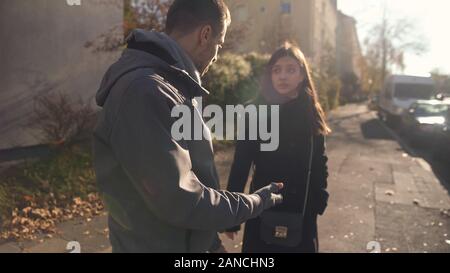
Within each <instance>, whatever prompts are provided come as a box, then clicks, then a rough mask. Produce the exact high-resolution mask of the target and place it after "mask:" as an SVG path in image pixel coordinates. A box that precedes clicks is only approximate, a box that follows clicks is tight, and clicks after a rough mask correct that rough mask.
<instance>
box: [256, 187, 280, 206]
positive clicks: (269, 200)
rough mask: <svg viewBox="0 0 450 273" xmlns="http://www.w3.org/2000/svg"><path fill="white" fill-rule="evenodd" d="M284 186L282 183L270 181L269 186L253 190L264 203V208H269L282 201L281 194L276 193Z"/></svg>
mask: <svg viewBox="0 0 450 273" xmlns="http://www.w3.org/2000/svg"><path fill="white" fill-rule="evenodd" d="M283 187H284V185H283V183H271V184H270V185H269V186H266V187H264V188H261V189H259V190H257V191H255V193H254V194H257V195H259V197H261V199H262V201H263V203H264V209H265V210H266V209H269V208H271V207H273V206H276V205H278V204H281V202H283V196H282V195H281V194H276V193H278V192H279V191H280V190H281V189H282V188H283Z"/></svg>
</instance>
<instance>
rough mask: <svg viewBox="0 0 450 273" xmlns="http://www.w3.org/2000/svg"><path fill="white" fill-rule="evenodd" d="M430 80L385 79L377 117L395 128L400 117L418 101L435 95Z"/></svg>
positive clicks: (416, 78) (414, 78)
mask: <svg viewBox="0 0 450 273" xmlns="http://www.w3.org/2000/svg"><path fill="white" fill-rule="evenodd" d="M435 88H436V87H435V83H434V81H433V79H432V78H427V77H416V76H406V75H392V76H390V77H388V78H387V79H386V82H385V83H384V87H383V90H382V92H381V94H380V98H379V104H378V106H379V108H378V116H379V117H380V119H381V120H383V121H385V122H386V123H387V124H389V125H392V126H395V127H397V126H398V125H400V122H401V116H402V115H403V113H404V112H405V111H406V110H408V108H409V107H410V106H411V105H412V104H413V103H415V102H416V101H418V100H430V99H432V98H433V96H434V95H435V93H436V90H435Z"/></svg>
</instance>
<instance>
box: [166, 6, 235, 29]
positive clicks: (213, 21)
mask: <svg viewBox="0 0 450 273" xmlns="http://www.w3.org/2000/svg"><path fill="white" fill-rule="evenodd" d="M230 23H231V16H230V11H229V10H228V7H227V5H226V4H225V2H224V1H223V0H175V1H174V2H173V4H172V5H171V6H170V8H169V11H168V13H167V21H166V33H168V34H170V33H172V32H174V31H177V32H181V33H189V32H191V31H193V30H195V29H196V28H198V27H199V26H201V25H203V24H210V25H211V27H212V29H213V32H214V34H215V35H217V34H219V33H221V32H222V30H223V28H224V27H225V25H229V24H230Z"/></svg>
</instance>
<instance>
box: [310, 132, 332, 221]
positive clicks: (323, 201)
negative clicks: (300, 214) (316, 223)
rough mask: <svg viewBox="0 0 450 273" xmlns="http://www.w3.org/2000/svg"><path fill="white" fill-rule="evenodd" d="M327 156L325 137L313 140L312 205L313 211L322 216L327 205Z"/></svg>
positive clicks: (321, 136)
mask: <svg viewBox="0 0 450 273" xmlns="http://www.w3.org/2000/svg"><path fill="white" fill-rule="evenodd" d="M327 163H328V156H327V154H326V144H325V136H323V135H320V136H316V137H315V138H314V154H313V162H312V169H311V183H312V184H311V185H312V186H311V188H312V197H313V198H312V201H313V202H312V203H313V208H314V211H315V212H316V213H317V214H320V215H322V214H323V213H324V212H325V209H326V207H327V204H328V196H329V194H328V192H327V185H328V182H327V180H328V165H327Z"/></svg>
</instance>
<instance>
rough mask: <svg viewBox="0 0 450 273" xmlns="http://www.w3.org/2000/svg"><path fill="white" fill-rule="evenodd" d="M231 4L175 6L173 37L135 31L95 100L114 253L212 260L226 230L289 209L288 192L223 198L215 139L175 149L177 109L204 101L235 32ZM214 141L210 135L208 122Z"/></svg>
mask: <svg viewBox="0 0 450 273" xmlns="http://www.w3.org/2000/svg"><path fill="white" fill-rule="evenodd" d="M230 22H231V21H230V14H229V11H228V8H227V7H226V5H225V4H224V2H223V1H222V0H175V1H174V3H173V5H172V6H171V8H170V9H169V12H168V16H167V23H166V32H165V33H157V32H152V31H144V30H134V31H133V32H132V33H131V35H130V36H129V37H128V39H127V44H128V47H127V49H125V50H124V52H123V54H122V56H121V58H120V59H119V60H118V61H117V62H116V63H114V64H113V65H112V66H111V67H110V68H109V70H108V71H107V72H106V74H105V76H104V78H103V80H102V83H101V86H100V89H99V90H98V93H97V96H96V100H97V104H98V105H99V106H100V107H102V110H101V112H100V116H99V120H98V123H97V126H96V129H95V132H94V167H95V172H96V176H97V182H98V186H99V189H100V192H101V194H102V197H103V199H104V202H105V204H106V207H107V209H108V212H109V228H110V241H111V244H112V247H113V252H178V253H180V252H206V251H208V250H211V248H212V247H213V244H214V242H217V240H218V237H217V232H218V231H221V230H225V229H226V228H229V227H233V226H237V225H239V224H241V223H243V222H245V221H246V220H248V219H251V218H254V217H257V216H258V215H259V214H260V213H261V212H262V211H263V210H265V209H267V208H270V207H272V206H274V205H276V204H278V203H280V202H281V200H282V197H281V196H280V195H279V194H276V193H277V192H278V191H279V189H280V188H281V187H282V184H275V183H273V184H272V185H271V186H268V187H265V188H262V189H260V190H259V191H257V192H255V193H253V194H250V195H246V194H240V193H232V192H227V191H222V190H219V178H218V175H217V171H216V168H215V164H214V155H213V151H212V144H211V141H210V139H209V138H205V139H202V140H179V141H176V140H174V138H173V137H172V135H171V126H172V124H173V123H174V122H175V120H174V118H173V117H172V116H171V110H172V109H173V108H174V107H177V106H180V105H186V106H188V107H189V108H190V109H191V113H192V115H197V116H196V117H195V118H199V119H200V120H201V121H202V122H203V118H202V115H201V113H199V111H198V109H197V108H196V104H195V99H194V97H200V96H205V95H207V94H208V91H207V90H205V89H204V88H203V87H202V86H201V80H200V76H201V75H203V74H204V73H206V71H207V70H208V67H209V66H210V65H211V63H213V62H214V61H215V60H216V59H217V53H218V50H219V48H220V47H221V45H222V44H223V43H224V39H225V34H226V31H227V27H228V26H229V24H230ZM203 130H205V134H206V135H207V134H209V131H208V128H207V127H206V126H205V125H204V123H203Z"/></svg>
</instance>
